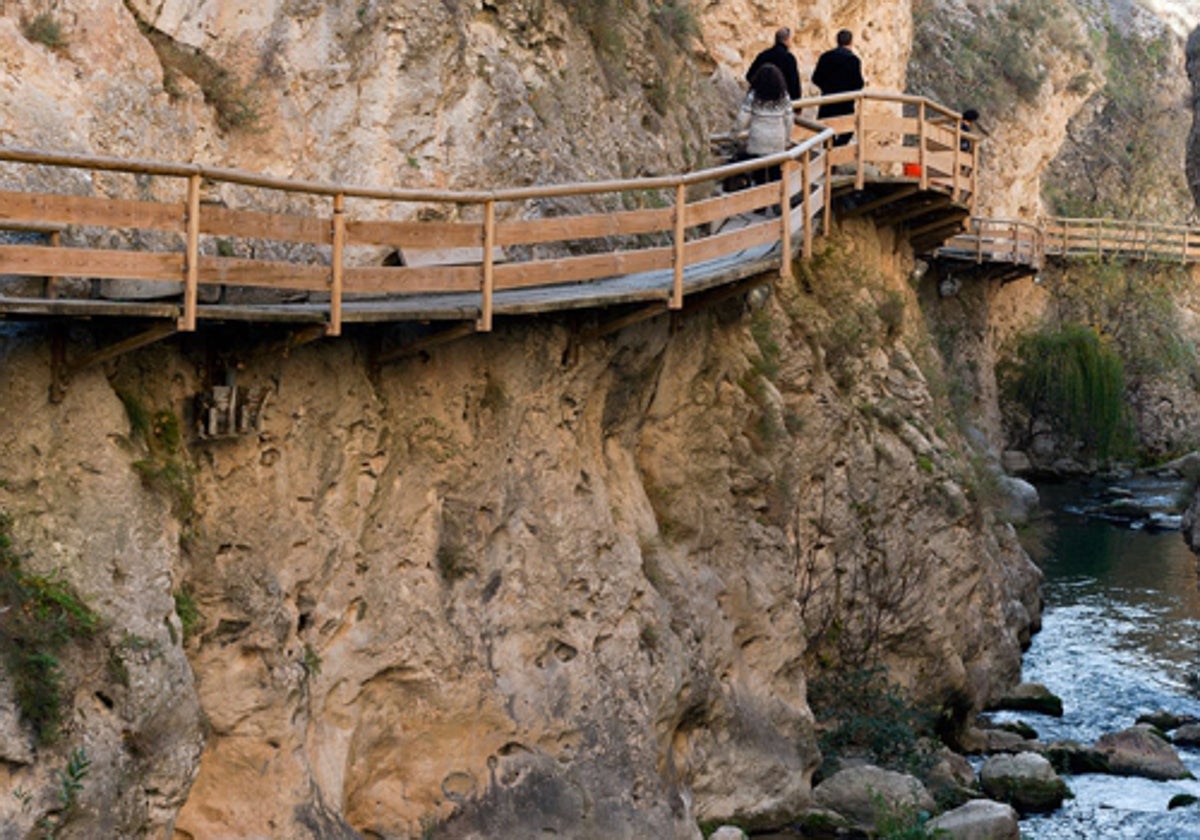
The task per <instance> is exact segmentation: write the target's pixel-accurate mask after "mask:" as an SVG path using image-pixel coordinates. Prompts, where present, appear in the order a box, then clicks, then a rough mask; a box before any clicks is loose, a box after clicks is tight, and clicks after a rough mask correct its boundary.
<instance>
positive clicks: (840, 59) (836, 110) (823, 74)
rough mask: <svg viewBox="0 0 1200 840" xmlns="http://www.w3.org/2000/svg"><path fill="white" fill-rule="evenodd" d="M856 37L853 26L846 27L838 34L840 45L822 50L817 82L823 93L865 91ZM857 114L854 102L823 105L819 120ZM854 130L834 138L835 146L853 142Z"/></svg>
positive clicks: (818, 110) (817, 68) (816, 73)
mask: <svg viewBox="0 0 1200 840" xmlns="http://www.w3.org/2000/svg"><path fill="white" fill-rule="evenodd" d="M853 40H854V35H853V33H851V32H850V30H849V29H843V30H841V31H840V32H838V34H837V46H836V47H834V48H833V49H831V50H826V51H825V52H823V53H821V57H820V58H818V59H817V66H816V69H814V70H813V75H812V80H813V84H814V85H816V86H817V87H819V88H820V89H821V95H822V96H832V95H833V94H835V93H849V92H850V91H855V90H862V88H863V84H864V83H863V75H862V62H861V61H860V60H859V58H858V56H856V55H855V54H854V53H853V52H852V51H851V49H850V44H851V42H853ZM853 113H854V102H853V100H851V101H849V102H834V103H832V104H829V105H822V106H821V107H820V108H818V109H817V119H818V120H820V119H821V118H822V117H838V116H842V115H843V114H853ZM852 134H853V132H846V133H845V134H839V135H838V136H837V137H836V138H834V141H833V145H835V146H844V145H846V144H847V143H849V142H850V137H851V135H852Z"/></svg>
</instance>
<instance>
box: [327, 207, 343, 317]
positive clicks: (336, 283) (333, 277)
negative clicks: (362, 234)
mask: <svg viewBox="0 0 1200 840" xmlns="http://www.w3.org/2000/svg"><path fill="white" fill-rule="evenodd" d="M330 233H331V235H332V239H333V254H332V256H331V258H330V263H331V264H332V265H331V268H330V276H329V323H328V324H326V325H325V334H326V335H334V336H337V335H341V334H342V286H343V283H344V279H345V274H344V272H345V270H346V267H345V266H346V195H345V193H337V194H336V195H334V197H333V220H332V222H331V231H330Z"/></svg>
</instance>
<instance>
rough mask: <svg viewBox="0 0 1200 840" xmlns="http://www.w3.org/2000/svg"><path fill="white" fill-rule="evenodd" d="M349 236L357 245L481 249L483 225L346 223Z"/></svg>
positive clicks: (386, 222)
mask: <svg viewBox="0 0 1200 840" xmlns="http://www.w3.org/2000/svg"><path fill="white" fill-rule="evenodd" d="M346 235H347V236H348V237H349V238H350V241H352V242H353V243H354V244H356V245H390V246H392V247H394V248H401V247H405V246H408V247H412V248H427V249H430V250H437V249H442V248H472V247H473V248H482V247H483V226H482V225H480V224H479V223H478V222H388V221H365V220H359V221H353V220H348V221H347V222H346Z"/></svg>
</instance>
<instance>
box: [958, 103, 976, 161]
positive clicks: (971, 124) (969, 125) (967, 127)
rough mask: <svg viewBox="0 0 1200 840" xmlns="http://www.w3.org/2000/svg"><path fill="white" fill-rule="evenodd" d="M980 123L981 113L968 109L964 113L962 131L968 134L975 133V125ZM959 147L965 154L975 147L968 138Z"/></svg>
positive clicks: (960, 142) (963, 139)
mask: <svg viewBox="0 0 1200 840" xmlns="http://www.w3.org/2000/svg"><path fill="white" fill-rule="evenodd" d="M977 122H979V111H978V110H976V109H975V108H968V109H967V110H965V111H963V112H962V123H961V125H962V130H963V131H965V132H968V133H974V131H975V123H977ZM958 147H959V148H960V149H962V150H963V151H964V152H969V151H971V149H973V148H974V145H973V144H972V143H971V141H970V140H968V139H967V138H966V137H964V138H962V140H960V141H959V144H958Z"/></svg>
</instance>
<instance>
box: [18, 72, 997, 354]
mask: <svg viewBox="0 0 1200 840" xmlns="http://www.w3.org/2000/svg"><path fill="white" fill-rule="evenodd" d="M847 99H853V100H855V102H856V111H855V113H854V114H853V115H850V116H846V117H840V118H837V119H834V120H829V121H828V124H818V123H815V122H813V121H812V120H811V119H809V118H807V117H806V116H805V114H807V113H810V112H813V113H815V108H816V106H818V105H819V104H821V103H822V102H833V101H840V100H847ZM796 123H797V124H796V127H795V131H794V134H793V139H794V141H795V144H794V146H793V148H791V149H790V150H789V151H788V152H786V153H783V154H780V155H776V156H773V157H769V158H759V159H755V160H751V161H745V162H741V163H734V164H725V165H719V166H715V167H711V168H707V169H703V170H700V171H696V172H689V173H685V174H681V175H674V176H664V177H655V178H639V179H631V180H618V181H602V182H595V183H578V184H562V185H552V186H534V187H522V188H515V189H503V190H494V191H461V192H448V191H434V190H412V189H378V188H368V187H359V186H351V185H342V184H327V183H314V182H305V181H292V180H287V179H280V178H273V177H270V176H265V175H260V174H255V173H248V172H242V171H236V170H228V169H219V168H214V167H207V166H201V165H197V164H172V163H162V162H156V161H144V160H125V159H116V158H104V157H96V156H91V155H83V154H71V153H63V152H47V151H41V150H31V149H22V148H12V147H0V174H2V179H0V184H3V186H4V188H3V189H0V317H4V318H8V319H16V318H25V319H59V318H89V319H96V318H100V317H115V318H121V319H150V320H153V321H156V322H158V323H157V324H156V325H155V326H154V327H153V328H152V332H151V331H148V332H147V334H146V335H147V337H148V340H149V339H152V338H157V337H159V335H160V334H163V333H169V331H170V330H181V331H191V330H195V329H197V327H198V326H199V325H202V324H204V323H212V322H253V323H284V324H293V325H296V326H297V327H299V328H306V329H309V330H310V332H313V334H317V332H316V331H313V327H314V326H319V327H321V328H323V329H322V330H321V331H320V334H323V335H331V336H336V335H340V334H341V333H342V331H343V329H344V328H345V327H346V325H352V324H365V323H380V322H401V321H453V322H460V323H461V322H469V324H470V329H472V330H489V329H491V327H492V322H493V319H494V318H495V317H498V316H516V315H530V314H535V313H543V312H553V311H557V310H565V309H576V308H586V307H610V306H619V305H624V304H643V305H648V306H652V307H657V308H658V309H660V310H661V309H680V308H682V307H683V306H684V305H685V302H686V301H687V300H688V299H689V298H691V297H693V296H695V295H697V294H699V293H702V292H706V291H707V290H710V289H713V288H714V287H718V286H723V285H729V284H733V283H737V282H738V281H740V280H742V279H744V278H746V277H748V276H751V275H757V274H762V273H763V272H768V271H771V270H774V269H778V270H779V271H780V272H781V274H783V275H785V276H786V275H788V274H790V272H791V265H792V260H793V259H794V258H796V257H797V256H806V255H808V254H811V252H812V248H813V240H814V237H815V236H816V235H818V233H819V232H821V231H827V230H829V229H830V226H831V223H832V214H833V212H834V208H835V206H837V207H838V208H839V209H838V212H839V213H842V212H845V213H847V214H867V213H869V214H873V215H878V214H885V215H886V214H890V215H886V219H887V220H889V221H890V223H894V224H899V225H901V226H902V227H906V229H908V230H910V231H911V238H912V240H913V241H914V244H917V243H918V242H924V243H928V244H940V242H941V241H943V240H944V239H945V238H946V237H948V236H950V235H952V234H953V233H955V232H957V231H958V230H961V228H962V220H963V219H964V218H965V217H966V216H967V215H968V214H969V212H970V208H971V207H972V205H973V202H974V197H975V175H976V168H977V166H976V164H977V151H964V150H963V149H964V148H967V147H971V148H975V147H976V146H977V144H975V143H973V142H969V137H970V136H969V135H965V134H964V133H963V132H962V129H961V123H960V120H959V115H958V114H956V113H954V112H952V111H949V110H948V109H945V108H943V107H941V106H939V105H937V104H936V103H933V102H930V101H928V100H926V99H923V98H921V97H912V96H904V95H898V94H891V93H880V92H872V91H864V92H859V93H857V94H847V95H842V96H837V97H825V98H821V99H809V100H804V101H802V102H800V103H798V104H797V120H796ZM846 131H852V132H853V133H854V135H855V141H854V142H853V143H851V144H849V145H845V146H840V147H834V146H833V145H832V137H833V135H834V134H836V133H839V132H846ZM964 139H966V140H968V142H967V143H965V144H964V142H963V141H964ZM768 166H780V167H782V172H783V176H782V179H781V180H778V181H775V182H770V183H766V184H764V185H761V186H756V187H750V188H746V189H740V190H736V191H727V190H726V189H724V188H723V187H724V185H728V184H729V183H730V180H731V179H733V178H735V177H736V176H745V175H747V174H749V175H753V173H754V172H756V171H759V170H762V169H764V168H765V167H768ZM46 185H52V187H51V188H47V187H46ZM778 207H785V208H789V209H788V211H787V212H784V213H782V214H781V213H779V211H778V209H777V208H778ZM931 236H932V237H933V238H932V239H931V238H930V237H931ZM164 325H167V328H165V327H164ZM168 328H169V329H168Z"/></svg>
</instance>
